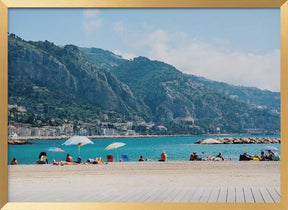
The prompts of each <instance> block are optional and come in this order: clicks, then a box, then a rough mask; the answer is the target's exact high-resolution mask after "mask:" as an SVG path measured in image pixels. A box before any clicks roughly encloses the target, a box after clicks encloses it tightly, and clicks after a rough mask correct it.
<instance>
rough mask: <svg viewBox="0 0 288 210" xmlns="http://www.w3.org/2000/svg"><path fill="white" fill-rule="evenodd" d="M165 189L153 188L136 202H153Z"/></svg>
mask: <svg viewBox="0 0 288 210" xmlns="http://www.w3.org/2000/svg"><path fill="white" fill-rule="evenodd" d="M165 190H166V189H165V188H154V189H152V190H149V191H148V192H146V193H144V194H143V196H142V197H141V198H140V199H139V201H137V202H155V201H154V200H155V199H157V197H158V196H160V195H161V194H163V193H164V192H165Z"/></svg>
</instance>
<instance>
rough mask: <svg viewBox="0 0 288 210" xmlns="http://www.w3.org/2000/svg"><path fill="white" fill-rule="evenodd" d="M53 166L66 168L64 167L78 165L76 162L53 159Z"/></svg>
mask: <svg viewBox="0 0 288 210" xmlns="http://www.w3.org/2000/svg"><path fill="white" fill-rule="evenodd" d="M53 165H60V166H64V165H78V163H75V162H65V161H61V160H60V161H56V160H54V159H53Z"/></svg>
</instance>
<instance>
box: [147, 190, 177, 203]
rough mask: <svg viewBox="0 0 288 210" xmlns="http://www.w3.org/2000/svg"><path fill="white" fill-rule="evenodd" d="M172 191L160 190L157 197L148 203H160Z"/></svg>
mask: <svg viewBox="0 0 288 210" xmlns="http://www.w3.org/2000/svg"><path fill="white" fill-rule="evenodd" d="M172 190H174V189H168V188H162V189H161V190H160V191H159V193H158V194H157V195H155V196H154V197H153V198H151V199H150V200H151V201H150V202H152V203H153V202H162V201H163V200H164V199H166V197H167V196H168V195H169V194H170V193H171V191H172Z"/></svg>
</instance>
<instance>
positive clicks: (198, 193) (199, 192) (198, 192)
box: [190, 187, 204, 203]
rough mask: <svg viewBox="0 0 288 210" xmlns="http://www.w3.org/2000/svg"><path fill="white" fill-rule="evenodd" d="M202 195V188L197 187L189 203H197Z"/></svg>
mask: <svg viewBox="0 0 288 210" xmlns="http://www.w3.org/2000/svg"><path fill="white" fill-rule="evenodd" d="M203 193H204V188H203V187H199V188H198V189H197V190H196V192H195V193H194V195H193V196H192V198H191V199H190V202H191V203H199V200H200V198H201V196H202V194H203Z"/></svg>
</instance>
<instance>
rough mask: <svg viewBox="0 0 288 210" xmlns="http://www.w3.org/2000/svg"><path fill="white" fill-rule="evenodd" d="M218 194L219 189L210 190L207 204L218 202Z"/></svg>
mask: <svg viewBox="0 0 288 210" xmlns="http://www.w3.org/2000/svg"><path fill="white" fill-rule="evenodd" d="M219 193H220V188H219V187H214V188H212V192H211V195H210V198H209V200H208V203H216V202H217V200H218V197H219Z"/></svg>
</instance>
